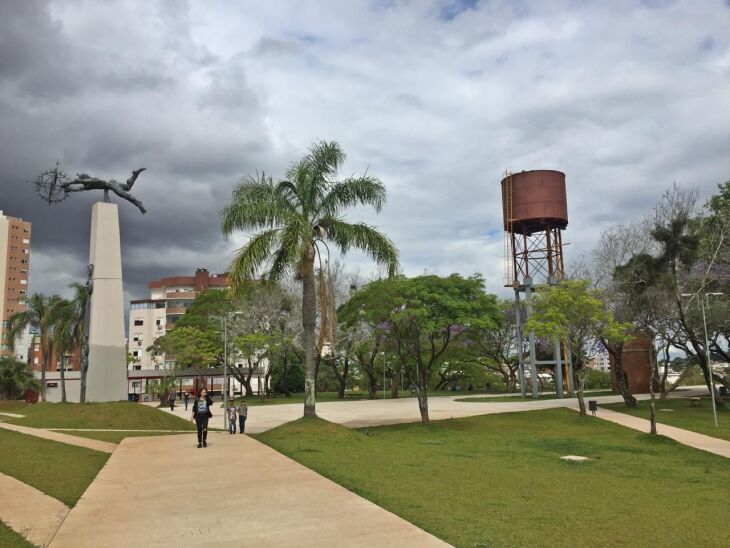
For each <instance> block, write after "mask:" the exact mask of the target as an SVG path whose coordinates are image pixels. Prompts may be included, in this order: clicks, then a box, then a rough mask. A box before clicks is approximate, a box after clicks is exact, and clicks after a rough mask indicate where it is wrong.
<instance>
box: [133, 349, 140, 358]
mask: <svg viewBox="0 0 730 548" xmlns="http://www.w3.org/2000/svg"><path fill="white" fill-rule="evenodd" d="M132 356H134V357H135V358H139V351H137V350H135V351H134V352H132Z"/></svg>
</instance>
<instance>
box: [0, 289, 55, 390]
mask: <svg viewBox="0 0 730 548" xmlns="http://www.w3.org/2000/svg"><path fill="white" fill-rule="evenodd" d="M59 299H60V297H59V296H58V295H51V296H50V297H49V296H46V295H42V294H40V293H34V294H33V295H31V296H30V298H29V299H28V302H27V303H26V307H27V308H26V310H24V311H22V312H16V313H15V314H13V315H12V316H10V318H8V327H7V332H6V339H7V341H8V348H10V350H15V340H16V339H17V338H18V337H19V336H20V334H21V333H23V331H25V330H26V329H27V328H28V327H34V328H35V329H38V330H40V336H41V352H42V354H43V359H42V360H41V399H42V400H43V401H45V400H46V370H47V369H48V363H49V362H50V360H51V348H52V339H51V332H50V331H49V329H48V320H47V316H48V315H49V313H50V311H51V309H52V308H53V305H54V303H55V302H56V301H58V300H59Z"/></svg>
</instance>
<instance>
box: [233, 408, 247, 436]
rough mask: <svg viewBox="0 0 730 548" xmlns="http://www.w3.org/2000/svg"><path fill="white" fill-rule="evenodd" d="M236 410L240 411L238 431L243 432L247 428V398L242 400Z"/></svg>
mask: <svg viewBox="0 0 730 548" xmlns="http://www.w3.org/2000/svg"><path fill="white" fill-rule="evenodd" d="M236 411H238V431H239V433H241V434H243V431H244V429H245V428H246V417H247V416H248V406H247V405H246V400H241V404H240V405H239V406H238V407H237V408H236Z"/></svg>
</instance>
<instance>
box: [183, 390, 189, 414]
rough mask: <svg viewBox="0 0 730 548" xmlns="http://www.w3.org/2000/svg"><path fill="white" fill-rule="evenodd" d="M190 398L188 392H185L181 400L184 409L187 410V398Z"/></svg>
mask: <svg viewBox="0 0 730 548" xmlns="http://www.w3.org/2000/svg"><path fill="white" fill-rule="evenodd" d="M189 399H190V393H189V392H185V395H184V396H183V400H184V401H185V411H187V410H188V400H189Z"/></svg>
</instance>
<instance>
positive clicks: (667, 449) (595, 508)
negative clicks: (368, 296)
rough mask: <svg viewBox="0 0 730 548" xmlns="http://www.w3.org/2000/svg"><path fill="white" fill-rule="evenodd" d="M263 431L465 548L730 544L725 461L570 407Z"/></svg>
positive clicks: (272, 441)
mask: <svg viewBox="0 0 730 548" xmlns="http://www.w3.org/2000/svg"><path fill="white" fill-rule="evenodd" d="M255 437H256V438H258V439H259V440H261V441H263V442H264V443H266V444H268V445H270V446H272V447H273V448H275V449H277V450H279V451H281V452H282V453H284V454H286V455H288V456H290V457H291V458H293V459H295V460H297V461H299V462H301V463H302V464H304V465H305V466H307V467H309V468H311V469H313V470H316V471H317V472H319V473H321V474H323V475H324V476H326V477H328V478H331V479H332V480H333V481H335V482H337V483H339V484H341V485H343V486H345V487H346V488H348V489H350V490H352V491H354V492H355V493H358V494H360V495H362V496H363V497H365V498H367V499H369V500H371V501H373V502H374V503H376V504H378V505H379V506H382V507H383V508H386V509H387V510H390V511H392V512H394V513H396V514H398V515H400V516H402V517H403V518H405V519H407V520H408V521H410V522H412V523H414V524H416V525H418V526H419V527H421V528H423V529H425V530H426V531H429V532H431V533H432V534H434V535H436V536H437V537H440V538H442V539H443V540H445V541H446V542H449V543H451V544H454V545H457V546H465V547H466V546H468V547H475V546H490V547H491V546H509V547H514V546H650V545H654V546H686V545H691V546H703V547H704V546H727V541H728V531H727V507H726V505H725V500H727V497H728V494H729V491H728V485H730V466H728V461H727V459H724V458H722V457H719V456H716V455H711V454H708V453H703V452H702V451H698V450H695V449H692V448H689V447H685V446H681V445H679V444H677V443H675V442H674V441H672V440H669V439H667V438H663V437H650V436H648V435H645V434H642V433H640V432H636V431H633V430H629V429H627V428H623V427H621V426H618V425H615V424H612V423H608V422H604V421H601V420H598V419H593V418H590V417H589V418H581V417H580V416H579V415H578V414H577V413H575V412H574V411H571V410H568V409H549V410H541V411H529V412H524V413H508V414H500V415H485V416H479V417H469V418H464V419H456V420H447V421H440V422H436V423H433V424H431V425H420V424H402V425H394V426H383V427H377V428H369V429H363V430H349V429H347V428H345V427H342V426H339V425H336V424H332V423H328V422H326V421H323V420H321V419H300V420H299V421H296V422H293V423H289V424H286V425H283V426H281V427H279V428H276V429H274V430H271V431H269V432H266V433H264V434H260V435H257V436H255ZM569 454H573V455H585V456H588V457H591V458H592V459H593V460H591V461H589V462H587V463H584V464H570V463H566V462H563V461H561V460H560V458H559V457H560V456H562V455H569Z"/></svg>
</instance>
